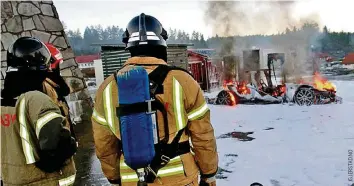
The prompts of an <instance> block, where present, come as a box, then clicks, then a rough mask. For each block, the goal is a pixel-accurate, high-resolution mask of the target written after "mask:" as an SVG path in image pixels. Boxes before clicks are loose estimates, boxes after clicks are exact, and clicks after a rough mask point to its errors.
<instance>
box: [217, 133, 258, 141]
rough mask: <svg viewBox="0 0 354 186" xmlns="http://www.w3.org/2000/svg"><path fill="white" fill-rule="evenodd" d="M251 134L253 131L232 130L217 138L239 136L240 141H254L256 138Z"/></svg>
mask: <svg viewBox="0 0 354 186" xmlns="http://www.w3.org/2000/svg"><path fill="white" fill-rule="evenodd" d="M250 134H253V132H230V133H227V134H223V135H221V136H219V137H217V139H223V138H237V139H238V140H240V141H252V140H254V139H255V138H253V137H250V136H248V135H250Z"/></svg>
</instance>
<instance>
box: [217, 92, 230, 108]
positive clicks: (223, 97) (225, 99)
mask: <svg viewBox="0 0 354 186" xmlns="http://www.w3.org/2000/svg"><path fill="white" fill-rule="evenodd" d="M216 104H218V105H232V98H231V95H230V93H229V92H228V91H226V90H222V91H221V92H219V94H218V96H217V99H216Z"/></svg>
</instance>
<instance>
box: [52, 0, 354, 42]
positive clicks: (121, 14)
mask: <svg viewBox="0 0 354 186" xmlns="http://www.w3.org/2000/svg"><path fill="white" fill-rule="evenodd" d="M301 2H303V3H298V5H297V6H296V8H295V11H294V16H295V17H299V16H302V15H305V14H308V13H313V12H316V13H317V14H318V15H319V17H320V20H321V22H322V24H325V25H327V26H328V27H329V29H330V30H334V31H340V30H344V31H352V32H354V23H353V21H352V17H353V16H352V15H351V14H352V12H353V10H352V7H353V5H354V1H351V0H302V1H301ZM54 4H55V6H56V8H57V11H58V13H59V17H60V19H61V20H62V21H64V22H65V23H66V25H67V26H68V28H69V29H80V31H81V32H82V33H83V31H84V29H85V27H86V26H87V25H96V24H101V25H102V26H103V27H105V26H109V25H117V26H120V27H123V28H125V26H126V25H127V23H128V21H129V20H130V19H131V18H133V17H134V16H137V15H139V14H140V13H142V12H144V13H145V14H150V15H153V16H154V17H156V18H157V19H159V20H160V22H161V23H162V25H163V26H164V27H165V28H166V29H168V28H170V27H172V28H177V29H183V30H185V31H187V32H189V33H191V32H192V31H193V30H197V31H199V32H202V33H203V34H204V35H205V36H207V37H209V36H211V35H213V34H214V33H213V30H212V27H211V26H208V25H206V23H205V21H204V10H205V6H206V2H204V1H186V0H183V1H166V0H165V1H161V0H160V1H112V0H111V1H75V0H71V1H63V0H54ZM260 32H261V31H260Z"/></svg>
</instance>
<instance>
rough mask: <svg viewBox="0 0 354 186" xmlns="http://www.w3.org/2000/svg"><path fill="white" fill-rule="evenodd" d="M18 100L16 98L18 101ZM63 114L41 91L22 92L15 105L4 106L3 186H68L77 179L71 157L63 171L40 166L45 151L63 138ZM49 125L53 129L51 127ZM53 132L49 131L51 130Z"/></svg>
mask: <svg viewBox="0 0 354 186" xmlns="http://www.w3.org/2000/svg"><path fill="white" fill-rule="evenodd" d="M15 101H16V100H15ZM64 119H65V118H64V117H63V116H62V115H61V112H60V110H59V108H58V107H57V106H56V104H55V103H54V102H53V101H52V100H51V98H50V97H48V96H47V95H45V94H43V93H41V92H39V91H30V92H27V93H24V94H21V95H20V96H19V98H18V99H17V101H16V103H15V104H12V105H11V104H5V105H4V100H2V105H1V179H2V181H3V183H4V185H5V186H6V185H21V186H22V185H36V186H37V185H39V186H41V185H43V186H58V185H60V186H64V185H65V186H68V185H72V184H73V183H74V180H75V174H76V169H75V165H74V162H73V159H72V158H69V159H67V160H66V161H65V163H64V165H63V166H62V168H61V169H60V171H55V172H52V173H46V172H44V171H42V170H41V169H39V168H37V166H36V165H35V163H37V162H38V161H40V157H39V154H40V153H41V152H42V150H45V149H48V150H51V149H52V148H53V145H52V144H55V143H57V142H55V141H57V140H58V139H60V137H61V136H60V135H61V133H60V132H59V131H62V130H67V129H65V127H64V126H63V123H64ZM48 127H50V128H48ZM48 131H50V132H48Z"/></svg>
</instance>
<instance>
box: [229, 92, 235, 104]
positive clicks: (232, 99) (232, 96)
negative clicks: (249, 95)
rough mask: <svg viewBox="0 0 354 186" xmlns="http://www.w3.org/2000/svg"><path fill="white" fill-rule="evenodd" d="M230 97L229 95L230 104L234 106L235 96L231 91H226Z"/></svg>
mask: <svg viewBox="0 0 354 186" xmlns="http://www.w3.org/2000/svg"><path fill="white" fill-rule="evenodd" d="M228 93H229V95H230V97H231V102H232V103H231V106H234V105H236V99H235V96H234V95H233V94H232V93H231V92H228Z"/></svg>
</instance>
